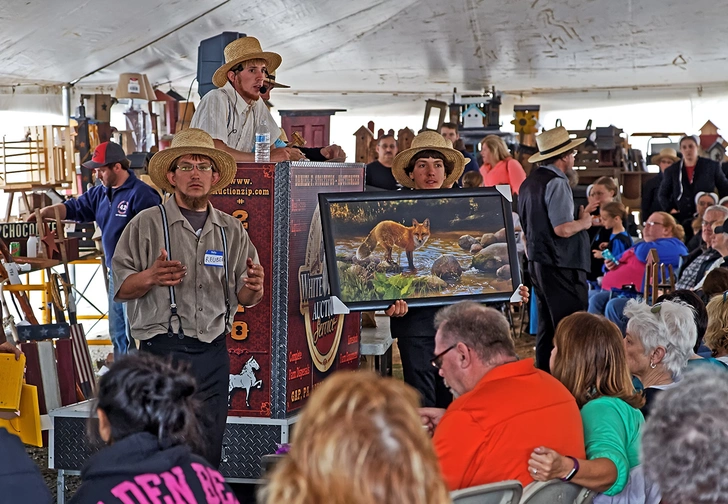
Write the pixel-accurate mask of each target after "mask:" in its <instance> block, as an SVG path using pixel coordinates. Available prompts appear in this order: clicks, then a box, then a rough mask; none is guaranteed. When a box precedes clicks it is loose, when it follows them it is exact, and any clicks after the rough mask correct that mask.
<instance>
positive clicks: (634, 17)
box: [0, 0, 728, 114]
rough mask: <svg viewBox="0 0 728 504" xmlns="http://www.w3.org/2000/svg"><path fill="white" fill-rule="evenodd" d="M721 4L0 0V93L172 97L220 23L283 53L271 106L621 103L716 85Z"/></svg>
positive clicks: (670, 0) (700, 0)
mask: <svg viewBox="0 0 728 504" xmlns="http://www.w3.org/2000/svg"><path fill="white" fill-rule="evenodd" d="M727 7H728V1H726V0H720V1H715V0H712V1H708V0H695V1H693V2H690V3H687V2H684V1H682V0H681V1H678V0H601V1H600V0H507V1H503V0H450V1H438V0H357V1H350V0H316V1H313V0H298V1H294V0H269V1H267V2H250V1H247V0H124V1H123V2H119V1H110V0H56V1H48V0H23V1H12V0H3V1H2V2H0V93H3V94H5V95H6V96H7V95H12V94H13V93H15V94H16V95H17V96H22V95H24V94H26V93H37V92H40V93H41V94H43V93H49V92H51V93H52V92H58V87H54V86H57V85H60V84H63V83H69V82H70V83H74V84H75V89H76V90H84V91H90V90H96V89H105V90H108V89H110V86H111V87H113V85H114V84H115V83H116V80H117V77H118V75H119V74H120V73H122V72H143V73H146V74H147V75H148V76H149V78H150V81H151V82H152V84H154V85H161V89H162V90H167V89H168V84H166V83H168V82H171V83H172V84H173V85H174V86H175V88H176V90H177V91H178V92H180V93H181V94H183V95H186V94H187V89H188V86H189V85H190V83H191V82H192V79H193V78H194V76H195V74H196V63H197V47H198V44H199V42H200V40H202V39H205V38H208V37H212V36H215V35H217V34H219V33H221V32H223V31H239V32H244V33H247V34H248V35H252V36H256V37H257V38H259V39H260V40H261V43H262V45H263V48H264V50H271V51H276V52H278V53H280V54H281V55H282V56H283V64H282V66H281V68H280V70H279V71H278V76H277V77H278V80H279V81H280V82H285V83H287V84H290V85H292V89H291V90H276V91H275V94H274V98H273V101H274V102H275V103H276V105H277V106H278V107H280V108H323V107H325V108H347V109H349V110H353V111H359V112H365V113H373V111H379V112H380V113H385V114H386V113H391V114H395V113H412V112H415V113H417V112H419V111H421V110H422V100H423V99H424V98H434V97H438V96H439V97H442V98H445V99H447V98H448V97H449V96H450V93H451V92H452V89H453V88H454V87H457V88H458V90H459V91H461V92H463V91H474V92H480V91H481V90H483V89H487V88H489V87H490V86H496V88H497V89H498V90H501V91H503V92H505V93H506V95H507V96H511V97H512V98H511V99H512V100H518V99H520V97H521V96H523V97H524V99H526V100H528V99H529V97H531V96H532V94H533V93H534V92H537V93H538V94H537V96H536V99H531V100H530V101H535V102H537V103H538V102H541V103H543V102H544V100H546V101H548V100H552V101H554V100H555V101H561V102H563V103H564V104H569V103H571V104H573V103H579V102H583V101H584V100H587V101H589V100H590V99H592V101H593V98H595V97H598V99H600V100H603V99H605V98H606V97H607V95H608V94H609V95H611V94H612V93H614V94H615V96H617V95H619V96H621V97H622V98H624V99H626V100H652V99H655V98H656V97H659V98H660V99H669V98H679V97H686V96H690V95H694V94H696V93H700V92H702V91H700V89H701V88H702V90H703V91H705V92H713V93H728V84H726V83H728V65H727V64H726V62H727V60H728V52H726V50H725V48H726V47H728V30H726V29H725V20H726V8H727ZM35 86H49V87H41V88H39V87H35ZM193 89H194V88H193ZM585 90H586V91H589V92H590V93H582V91H585ZM575 91H578V92H580V94H579V96H575V95H574V92H575ZM193 92H194V91H193ZM2 103H6V102H2ZM58 108H59V109H60V104H59V105H58Z"/></svg>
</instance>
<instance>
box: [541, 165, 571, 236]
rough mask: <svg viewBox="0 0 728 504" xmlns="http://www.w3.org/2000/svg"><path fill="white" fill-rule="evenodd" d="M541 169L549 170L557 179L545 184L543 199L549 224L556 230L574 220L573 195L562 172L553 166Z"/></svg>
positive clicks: (545, 166)
mask: <svg viewBox="0 0 728 504" xmlns="http://www.w3.org/2000/svg"><path fill="white" fill-rule="evenodd" d="M543 168H546V169H547V170H551V171H552V172H554V173H555V174H556V175H557V177H556V178H554V179H551V180H550V181H549V183H548V184H546V190H545V192H544V199H545V200H546V208H547V209H548V213H549V222H551V226H552V227H554V228H556V227H557V226H560V225H561V224H566V223H567V222H572V221H573V220H574V217H575V215H574V193H573V192H572V191H571V186H570V185H569V179H568V178H567V177H566V175H565V174H564V172H562V171H561V170H559V169H558V168H556V167H555V166H554V165H544V166H543Z"/></svg>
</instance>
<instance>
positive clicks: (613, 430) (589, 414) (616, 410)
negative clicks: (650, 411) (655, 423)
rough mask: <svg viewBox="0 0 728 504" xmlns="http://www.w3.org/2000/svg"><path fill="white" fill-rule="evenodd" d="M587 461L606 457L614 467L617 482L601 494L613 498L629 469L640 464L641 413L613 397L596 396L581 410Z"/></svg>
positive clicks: (626, 480) (620, 489) (623, 482)
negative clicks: (615, 468)
mask: <svg viewBox="0 0 728 504" xmlns="http://www.w3.org/2000/svg"><path fill="white" fill-rule="evenodd" d="M581 420H582V422H583V424H584V442H585V443H586V458H587V459H589V460H593V459H597V458H606V459H609V460H611V461H612V462H613V463H614V465H615V466H616V467H617V480H616V481H615V482H614V484H613V485H612V486H611V487H610V488H609V490H607V491H606V492H604V493H605V494H606V495H616V494H618V493H619V492H621V491H622V490H623V489H624V487H625V485H626V484H627V482H628V481H629V470H630V469H632V468H633V467H635V466H636V465H639V463H640V461H639V451H640V427H641V426H642V424H643V423H644V422H645V418H644V417H643V416H642V412H640V411H639V410H637V409H635V408H633V407H632V406H630V405H629V404H627V403H626V402H624V401H623V400H621V399H617V398H615V397H599V398H597V399H593V400H591V401H589V402H588V403H586V404H585V405H584V407H583V408H581Z"/></svg>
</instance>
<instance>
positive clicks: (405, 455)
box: [258, 372, 451, 504]
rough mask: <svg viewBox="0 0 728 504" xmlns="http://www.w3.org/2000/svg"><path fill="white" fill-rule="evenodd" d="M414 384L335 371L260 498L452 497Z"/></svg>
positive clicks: (365, 503)
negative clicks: (441, 472) (411, 386)
mask: <svg viewBox="0 0 728 504" xmlns="http://www.w3.org/2000/svg"><path fill="white" fill-rule="evenodd" d="M417 406H418V398H417V394H416V393H415V391H414V389H411V388H410V387H408V386H407V385H405V384H404V383H402V382H399V381H395V380H393V379H391V378H389V379H388V378H380V377H378V376H376V375H374V374H372V373H365V372H356V373H351V372H349V373H347V372H344V373H336V374H334V375H333V376H331V377H329V378H328V379H326V381H324V382H323V383H322V384H321V386H320V387H318V388H317V389H316V391H315V392H314V393H313V394H311V397H310V399H309V401H308V404H307V405H306V407H305V408H304V410H303V413H302V414H301V419H300V420H299V421H298V423H297V424H296V428H295V429H294V430H293V438H292V442H291V450H290V452H289V453H288V454H287V455H286V456H285V458H284V459H283V460H281V461H280V462H279V463H278V464H277V465H276V467H275V470H274V471H273V474H272V475H271V477H270V480H269V483H268V485H267V486H266V487H265V488H263V489H262V491H261V494H260V495H259V499H258V501H259V502H262V503H267V504H278V503H283V502H285V503H286V504H320V503H324V502H325V503H326V504H399V503H405V502H406V503H407V504H444V503H449V502H451V500H450V496H449V494H448V491H447V488H446V487H445V483H444V481H443V479H442V476H441V475H440V469H439V466H438V463H437V458H436V456H435V452H434V450H433V448H432V442H431V441H430V439H429V438H428V437H427V435H426V433H425V430H424V429H423V428H422V422H421V420H420V416H419V414H418V413H417Z"/></svg>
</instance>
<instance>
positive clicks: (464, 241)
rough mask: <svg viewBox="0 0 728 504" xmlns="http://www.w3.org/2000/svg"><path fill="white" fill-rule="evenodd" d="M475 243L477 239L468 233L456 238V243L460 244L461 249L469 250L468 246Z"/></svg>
mask: <svg viewBox="0 0 728 504" xmlns="http://www.w3.org/2000/svg"><path fill="white" fill-rule="evenodd" d="M476 243H478V240H477V239H476V238H473V237H472V236H470V235H463V236H461V237H460V239H459V240H458V245H460V248H461V249H463V250H470V247H472V246H473V245H475V244H476Z"/></svg>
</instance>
